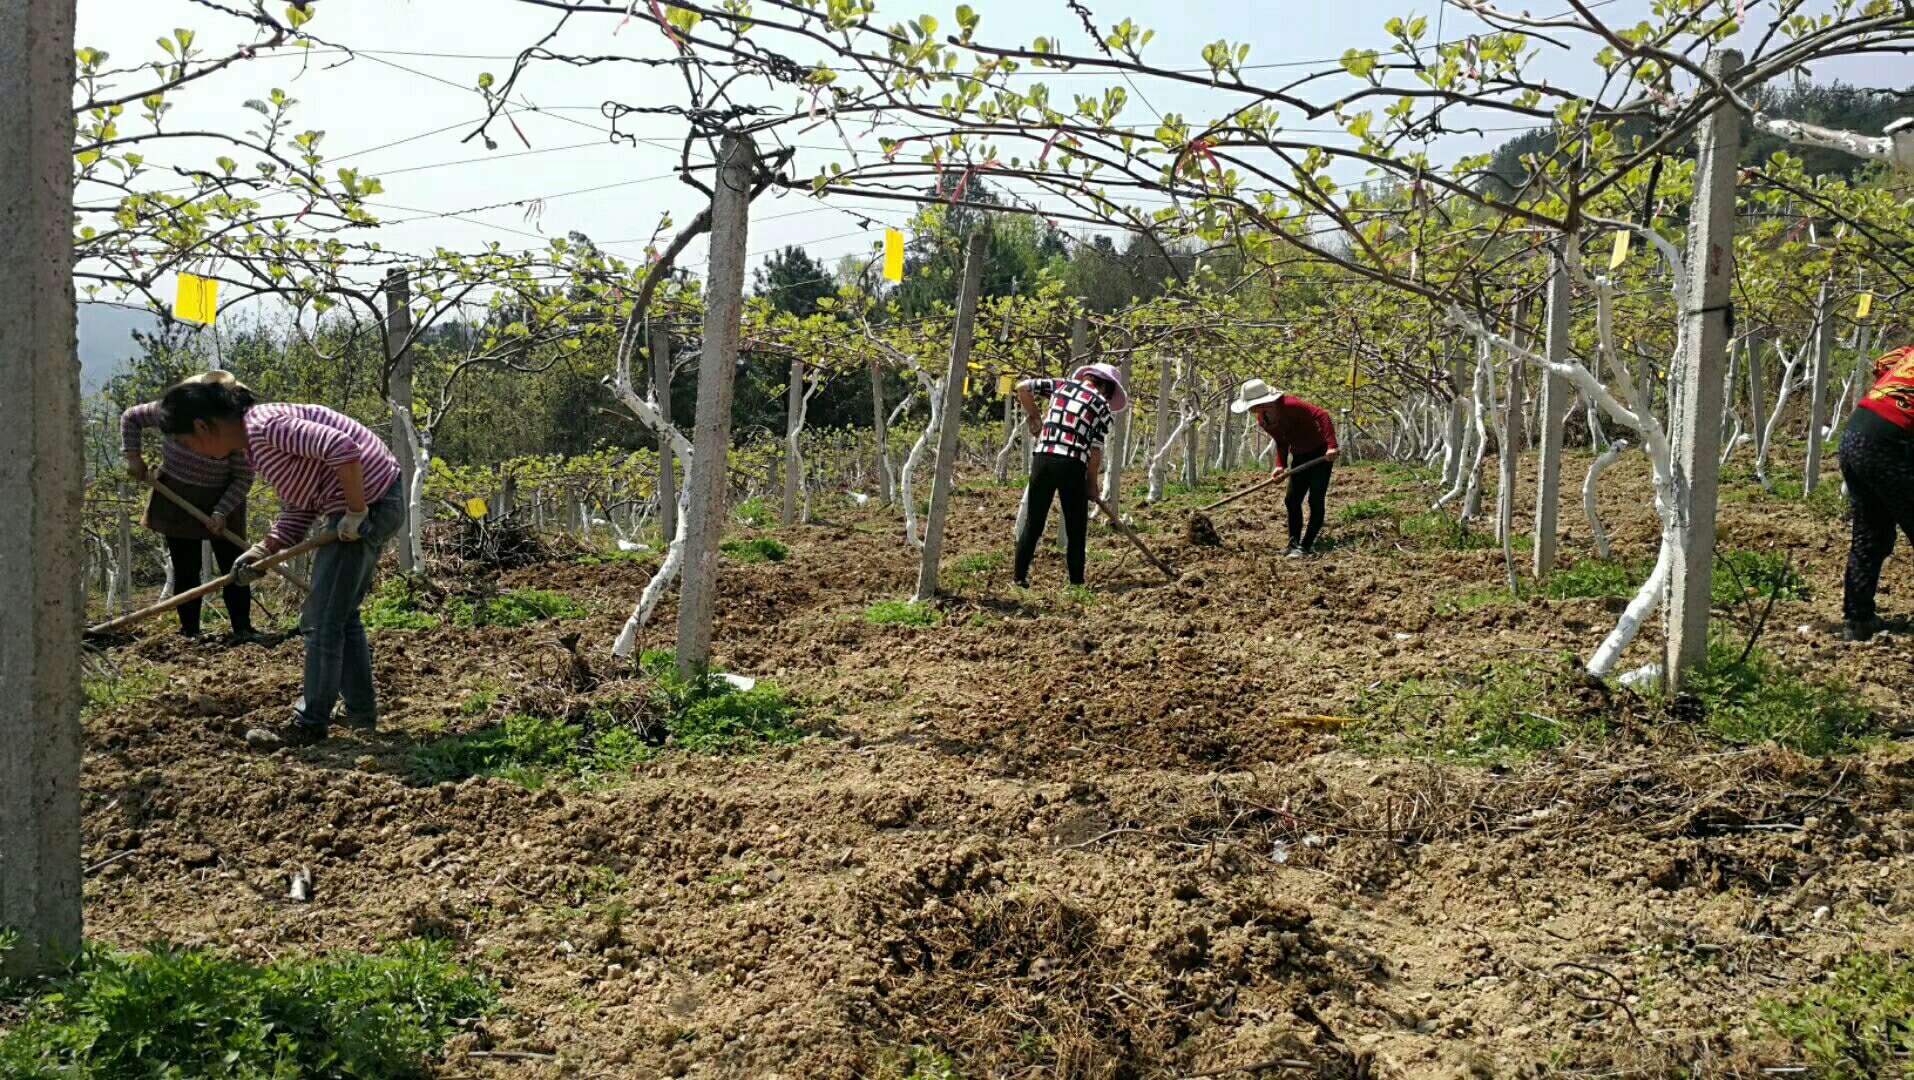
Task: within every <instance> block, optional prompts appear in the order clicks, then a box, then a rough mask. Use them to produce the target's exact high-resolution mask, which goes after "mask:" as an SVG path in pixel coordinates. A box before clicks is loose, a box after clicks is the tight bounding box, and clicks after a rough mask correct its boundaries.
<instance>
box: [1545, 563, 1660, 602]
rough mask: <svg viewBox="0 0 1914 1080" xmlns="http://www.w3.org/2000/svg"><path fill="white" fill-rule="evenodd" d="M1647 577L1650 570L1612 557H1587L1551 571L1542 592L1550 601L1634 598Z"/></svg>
mask: <svg viewBox="0 0 1914 1080" xmlns="http://www.w3.org/2000/svg"><path fill="white" fill-rule="evenodd" d="M1647 577H1648V573H1647V571H1645V570H1642V569H1641V568H1639V567H1636V566H1631V565H1629V564H1627V563H1623V562H1618V561H1615V560H1611V559H1583V560H1582V561H1581V562H1578V563H1576V564H1575V565H1573V566H1570V567H1565V568H1563V569H1561V570H1557V571H1555V572H1554V573H1552V574H1550V575H1549V576H1548V580H1546V581H1544V582H1543V583H1542V595H1543V596H1546V597H1548V598H1549V599H1550V600H1568V599H1572V598H1575V597H1595V598H1598V599H1610V598H1615V597H1630V596H1634V595H1635V592H1636V590H1638V589H1640V588H1641V583H1642V582H1643V581H1644V580H1646V579H1647Z"/></svg>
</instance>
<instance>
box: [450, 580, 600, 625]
mask: <svg viewBox="0 0 1914 1080" xmlns="http://www.w3.org/2000/svg"><path fill="white" fill-rule="evenodd" d="M445 607H446V612H447V613H448V615H449V617H450V618H451V620H452V623H453V625H455V626H464V627H478V626H504V627H520V626H530V625H531V624H532V623H535V622H542V621H544V620H547V619H582V618H584V617H585V616H587V615H590V614H591V612H590V610H588V609H587V608H586V607H585V605H583V604H581V603H579V602H578V601H576V600H573V599H572V598H571V597H569V596H565V595H563V594H562V593H555V592H546V591H544V590H542V589H513V590H512V591H510V592H503V593H500V594H498V595H497V596H494V597H492V598H491V599H489V600H481V601H478V602H473V601H470V600H453V601H450V602H449V603H447V604H446V606H445Z"/></svg>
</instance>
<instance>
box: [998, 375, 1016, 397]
mask: <svg viewBox="0 0 1914 1080" xmlns="http://www.w3.org/2000/svg"><path fill="white" fill-rule="evenodd" d="M1016 389H1017V380H1015V379H1013V378H1011V377H1010V376H1008V375H999V376H997V396H998V397H1009V396H1010V395H1011V394H1012V393H1014V392H1015V391H1016Z"/></svg>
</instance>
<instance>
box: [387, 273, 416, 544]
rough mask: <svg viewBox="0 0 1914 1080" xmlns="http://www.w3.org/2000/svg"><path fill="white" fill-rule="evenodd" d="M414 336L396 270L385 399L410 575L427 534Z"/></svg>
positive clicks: (391, 276) (408, 290)
mask: <svg viewBox="0 0 1914 1080" xmlns="http://www.w3.org/2000/svg"><path fill="white" fill-rule="evenodd" d="M411 336H412V284H411V281H410V280H409V279H408V278H407V276H406V272H405V268H404V267H402V266H395V267H393V268H392V269H391V270H389V271H387V272H386V275H385V348H386V361H387V362H388V363H389V364H391V365H392V369H391V373H390V374H389V375H388V376H387V383H386V397H387V399H388V401H389V402H390V404H391V406H392V455H393V456H394V457H396V458H398V459H399V483H401V484H403V485H404V488H403V489H402V490H403V491H404V492H405V508H406V523H405V543H403V544H400V545H399V569H400V570H402V571H404V572H406V573H408V574H410V573H414V572H416V571H417V570H418V569H419V555H420V551H419V542H420V540H421V538H422V537H423V535H424V530H425V523H424V522H423V521H417V520H414V518H415V515H416V514H417V512H418V511H419V509H420V508H418V507H414V506H413V504H412V492H413V489H414V486H415V485H416V483H417V476H418V471H419V457H418V453H417V448H416V447H415V446H414V442H415V440H416V438H417V437H416V435H414V434H413V431H414V428H413V423H412V350H411V349H410V348H408V347H407V345H408V342H407V340H406V339H407V338H410V337H411Z"/></svg>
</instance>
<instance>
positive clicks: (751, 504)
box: [732, 499, 777, 529]
mask: <svg viewBox="0 0 1914 1080" xmlns="http://www.w3.org/2000/svg"><path fill="white" fill-rule="evenodd" d="M732 513H733V514H735V515H736V517H737V519H738V520H739V521H741V522H743V523H745V524H746V525H749V526H751V527H752V528H754V529H762V528H765V527H767V526H769V525H770V524H772V522H774V521H776V520H777V515H776V514H773V513H772V512H771V507H770V506H769V505H767V504H766V503H765V501H764V500H763V499H746V500H744V501H743V502H741V503H739V504H738V508H737V509H736V510H734V511H732Z"/></svg>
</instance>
